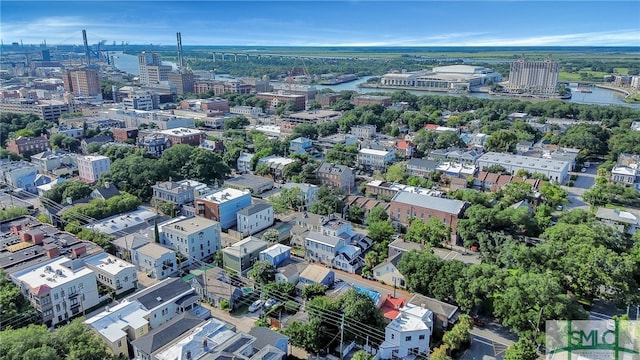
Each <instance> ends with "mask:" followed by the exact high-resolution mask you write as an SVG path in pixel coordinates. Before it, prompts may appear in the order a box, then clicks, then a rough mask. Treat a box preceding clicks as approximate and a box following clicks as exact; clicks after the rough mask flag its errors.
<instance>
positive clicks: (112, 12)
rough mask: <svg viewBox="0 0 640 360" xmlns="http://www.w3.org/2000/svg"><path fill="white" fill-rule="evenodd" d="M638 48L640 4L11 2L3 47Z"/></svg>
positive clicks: (3, 5) (4, 17) (0, 19)
mask: <svg viewBox="0 0 640 360" xmlns="http://www.w3.org/2000/svg"><path fill="white" fill-rule="evenodd" d="M83 29H85V30H87V37H88V41H89V43H90V44H96V43H98V42H99V41H101V40H106V42H107V44H112V43H113V42H115V43H116V44H118V45H119V44H121V43H123V42H124V43H129V44H132V45H133V44H139V45H142V44H154V45H175V43H176V37H175V34H176V32H181V33H182V43H183V45H184V46H190V45H211V46H233V45H236V46H398V47H409V46H640V1H575V0H574V1H525V0H513V1H508V0H502V1H376V0H352V1H347V0H344V1H342V0H334V1H307V0H299V1H265V0H263V1H233V2H232V1H207V0H200V1H144V0H139V1H135V0H134V1H126V2H121V1H90V0H89V1H82V2H75V1H58V0H50V1H30V0H22V1H13V0H2V1H1V2H0V38H1V39H2V41H3V43H4V44H5V45H6V44H10V43H12V42H21V41H22V42H23V43H24V44H40V43H42V42H43V41H46V43H47V44H48V45H69V44H73V45H80V44H82V30H83Z"/></svg>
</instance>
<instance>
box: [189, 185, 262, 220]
mask: <svg viewBox="0 0 640 360" xmlns="http://www.w3.org/2000/svg"><path fill="white" fill-rule="evenodd" d="M249 205H251V191H249V190H236V189H231V188H225V189H220V190H217V191H214V192H211V193H208V194H205V195H202V196H200V197H197V198H196V199H195V208H196V214H197V215H198V216H203V217H205V218H207V219H212V220H215V221H218V222H220V226H221V227H222V229H223V230H226V229H228V228H231V227H233V226H235V225H236V224H237V217H236V214H237V213H238V211H240V210H241V209H244V208H245V207H247V206H249Z"/></svg>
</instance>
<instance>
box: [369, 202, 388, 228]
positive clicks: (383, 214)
mask: <svg viewBox="0 0 640 360" xmlns="http://www.w3.org/2000/svg"><path fill="white" fill-rule="evenodd" d="M387 220H389V214H387V211H386V210H385V209H384V208H383V207H382V206H378V205H376V206H374V207H373V208H372V209H371V210H370V211H369V214H368V215H367V224H371V223H373V222H378V221H387Z"/></svg>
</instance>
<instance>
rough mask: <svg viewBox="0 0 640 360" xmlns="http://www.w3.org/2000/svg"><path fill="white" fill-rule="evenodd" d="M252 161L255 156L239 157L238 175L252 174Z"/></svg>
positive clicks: (243, 153)
mask: <svg viewBox="0 0 640 360" xmlns="http://www.w3.org/2000/svg"><path fill="white" fill-rule="evenodd" d="M251 159H253V154H249V153H246V152H242V153H240V157H238V173H240V174H244V173H251Z"/></svg>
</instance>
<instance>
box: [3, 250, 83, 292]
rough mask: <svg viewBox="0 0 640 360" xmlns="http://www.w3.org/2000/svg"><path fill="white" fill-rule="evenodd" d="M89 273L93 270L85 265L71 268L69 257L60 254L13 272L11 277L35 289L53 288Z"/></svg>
mask: <svg viewBox="0 0 640 360" xmlns="http://www.w3.org/2000/svg"><path fill="white" fill-rule="evenodd" d="M90 274H93V270H91V269H89V268H88V267H86V266H81V267H78V268H77V269H75V270H74V269H72V268H71V259H69V258H66V257H64V256H62V257H58V258H55V259H53V260H51V261H49V262H46V263H42V264H38V265H36V266H33V267H31V268H27V269H24V270H20V271H16V272H15V273H13V277H14V278H15V279H17V280H18V281H20V282H23V283H25V284H27V285H28V286H29V287H31V288H32V289H34V290H35V289H38V288H40V287H41V286H45V287H49V288H50V289H53V288H55V287H57V286H61V285H63V284H66V283H69V282H73V281H75V280H77V279H80V278H82V277H84V276H87V275H90Z"/></svg>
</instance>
